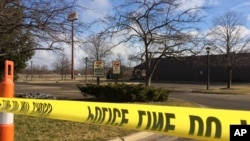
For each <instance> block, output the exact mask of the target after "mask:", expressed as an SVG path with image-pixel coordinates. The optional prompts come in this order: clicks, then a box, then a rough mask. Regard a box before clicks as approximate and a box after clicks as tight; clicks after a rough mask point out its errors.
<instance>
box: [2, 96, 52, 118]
mask: <svg viewBox="0 0 250 141" xmlns="http://www.w3.org/2000/svg"><path fill="white" fill-rule="evenodd" d="M0 109H1V110H3V111H12V112H20V113H28V112H29V110H31V114H38V115H49V114H50V113H51V112H52V110H53V107H52V105H51V104H50V103H42V102H32V103H29V102H26V101H15V100H2V102H1V104H0Z"/></svg>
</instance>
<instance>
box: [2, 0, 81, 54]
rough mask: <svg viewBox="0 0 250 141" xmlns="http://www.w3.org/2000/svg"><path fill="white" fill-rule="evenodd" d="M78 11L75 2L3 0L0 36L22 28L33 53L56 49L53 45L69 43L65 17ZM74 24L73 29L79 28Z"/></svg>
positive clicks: (73, 0) (62, 0)
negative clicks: (40, 50)
mask: <svg viewBox="0 0 250 141" xmlns="http://www.w3.org/2000/svg"><path fill="white" fill-rule="evenodd" d="M8 7H15V9H16V10H13V8H12V10H8ZM79 8H80V7H79V6H77V5H76V0H71V1H68V0H53V1H52V0H36V1H33V0H4V1H1V2H0V21H1V23H0V29H1V30H0V34H9V33H11V32H13V31H14V30H15V29H22V31H23V32H26V33H29V34H30V37H32V38H33V39H34V41H35V43H36V44H34V48H33V49H34V50H39V49H42V50H53V49H60V48H58V46H57V43H60V42H66V43H67V42H69V41H70V38H69V36H70V34H69V33H70V31H71V24H70V21H68V20H67V15H68V14H69V13H70V12H72V11H77V10H79ZM20 11H22V12H20ZM17 14H18V16H17ZM75 24H76V25H77V26H75V28H77V27H79V26H82V25H83V24H82V23H80V22H79V21H77V22H76V23H75ZM78 30H79V29H78Z"/></svg>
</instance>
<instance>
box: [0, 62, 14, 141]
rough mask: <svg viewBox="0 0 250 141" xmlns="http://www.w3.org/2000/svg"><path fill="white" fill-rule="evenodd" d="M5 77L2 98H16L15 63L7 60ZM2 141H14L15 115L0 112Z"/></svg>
mask: <svg viewBox="0 0 250 141" xmlns="http://www.w3.org/2000/svg"><path fill="white" fill-rule="evenodd" d="M4 63H5V68H4V77H3V81H2V82H1V83H0V97H8V98H12V97H14V82H13V77H14V74H13V72H14V63H13V61H8V60H5V62H4ZM0 141H14V114H12V113H3V112H0Z"/></svg>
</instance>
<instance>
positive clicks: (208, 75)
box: [206, 47, 210, 90]
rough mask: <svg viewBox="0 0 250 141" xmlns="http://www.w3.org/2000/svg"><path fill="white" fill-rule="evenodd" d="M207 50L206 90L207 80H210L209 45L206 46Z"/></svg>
mask: <svg viewBox="0 0 250 141" xmlns="http://www.w3.org/2000/svg"><path fill="white" fill-rule="evenodd" d="M206 51H207V90H208V89H209V82H210V73H209V62H210V60H209V53H210V47H206Z"/></svg>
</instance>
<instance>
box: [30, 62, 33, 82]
mask: <svg viewBox="0 0 250 141" xmlns="http://www.w3.org/2000/svg"><path fill="white" fill-rule="evenodd" d="M30 70H31V75H30V80H31V81H32V78H33V61H30Z"/></svg>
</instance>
